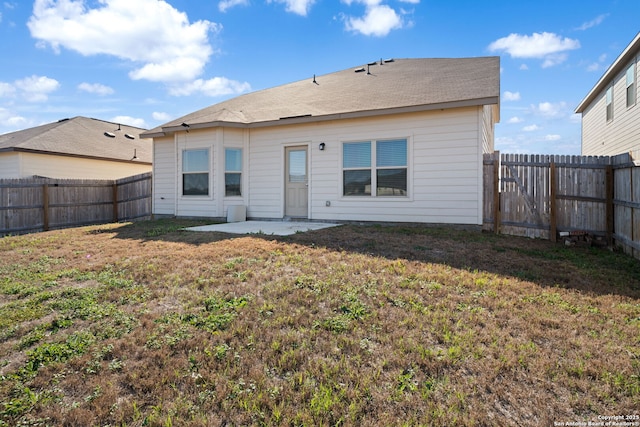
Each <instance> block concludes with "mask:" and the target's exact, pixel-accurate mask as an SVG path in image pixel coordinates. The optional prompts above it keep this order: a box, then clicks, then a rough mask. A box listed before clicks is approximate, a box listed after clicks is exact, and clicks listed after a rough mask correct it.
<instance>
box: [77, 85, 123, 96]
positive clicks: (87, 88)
mask: <svg viewBox="0 0 640 427" xmlns="http://www.w3.org/2000/svg"><path fill="white" fill-rule="evenodd" d="M78 89H79V90H81V91H84V92H88V93H94V94H96V95H101V96H105V95H111V94H112V93H113V92H114V91H113V89H112V88H110V87H109V86H105V85H103V84H100V83H80V84H79V85H78Z"/></svg>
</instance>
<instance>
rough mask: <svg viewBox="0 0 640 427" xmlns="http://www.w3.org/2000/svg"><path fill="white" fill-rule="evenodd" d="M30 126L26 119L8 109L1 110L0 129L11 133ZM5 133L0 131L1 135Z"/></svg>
mask: <svg viewBox="0 0 640 427" xmlns="http://www.w3.org/2000/svg"><path fill="white" fill-rule="evenodd" d="M27 125H28V121H27V119H26V118H24V117H22V116H18V115H15V114H14V113H12V112H11V111H9V110H7V109H6V108H0V128H6V131H7V132H11V131H14V130H18V129H24V128H26V127H27ZM3 132H4V130H3V131H0V134H2V133H3Z"/></svg>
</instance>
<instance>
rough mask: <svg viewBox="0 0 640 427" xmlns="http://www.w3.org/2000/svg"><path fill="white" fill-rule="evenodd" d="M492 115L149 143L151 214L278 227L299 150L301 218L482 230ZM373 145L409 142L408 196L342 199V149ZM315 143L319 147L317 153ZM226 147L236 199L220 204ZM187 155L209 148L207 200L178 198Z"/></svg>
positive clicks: (467, 112)
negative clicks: (290, 153) (304, 214)
mask: <svg viewBox="0 0 640 427" xmlns="http://www.w3.org/2000/svg"><path fill="white" fill-rule="evenodd" d="M490 111H491V110H486V109H483V107H466V108H458V109H449V110H439V111H430V112H417V113H407V114H398V115H389V116H381V117H375V118H361V119H345V120H335V121H327V122H321V123H307V124H297V125H283V126H273V127H264V128H251V129H234V128H224V129H222V128H214V129H208V130H202V131H190V132H189V133H188V134H187V133H186V132H179V133H178V134H176V136H175V138H159V139H156V140H155V141H154V155H155V161H156V165H155V171H154V182H155V190H154V199H155V200H154V213H157V214H160V213H171V212H175V215H178V216H201V217H222V216H224V215H225V214H226V211H227V209H228V207H229V206H232V205H236V204H244V205H246V206H247V217H248V218H254V219H281V218H283V217H284V207H285V200H284V194H285V191H284V189H285V171H284V167H285V166H284V163H285V162H284V159H285V149H286V147H290V146H305V147H307V150H308V151H307V152H308V166H309V168H308V173H309V186H308V192H309V196H308V197H309V211H308V218H309V219H315V220H329V221H331V220H344V221H391V222H423V223H453V224H476V225H477V224H481V223H482V153H483V152H484V151H485V150H486V149H487V148H489V147H492V145H493V144H492V141H491V139H492V137H493V132H492V129H489V128H491V127H492V124H491V122H492V118H491V117H488V114H489V113H490ZM381 139H406V140H407V156H408V159H407V160H408V162H407V192H408V195H407V196H406V197H349V196H346V197H345V196H343V188H342V171H343V169H342V144H343V143H344V142H352V141H370V140H381ZM322 142H324V143H325V149H324V150H323V151H320V150H319V149H318V146H319V144H320V143H322ZM225 147H239V148H243V171H242V173H243V194H242V196H241V197H225V196H224V148H225ZM185 148H188V149H195V148H209V149H210V150H211V151H210V153H211V157H212V158H211V170H210V186H211V187H210V188H211V189H212V193H211V194H210V195H209V196H208V197H204V196H202V197H185V196H181V188H180V187H181V171H180V168H181V152H182V150H184V149H185ZM160 197H164V200H158V199H159V198H160ZM172 197H174V198H172ZM327 202H329V203H328V204H329V206H327ZM172 204H173V205H174V206H175V209H173V210H172V209H171V205H172Z"/></svg>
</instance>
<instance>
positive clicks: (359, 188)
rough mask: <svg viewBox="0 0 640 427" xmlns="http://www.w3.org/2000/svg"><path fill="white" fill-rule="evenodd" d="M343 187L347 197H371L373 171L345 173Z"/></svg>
mask: <svg viewBox="0 0 640 427" xmlns="http://www.w3.org/2000/svg"><path fill="white" fill-rule="evenodd" d="M343 173H344V176H343V178H344V179H343V183H344V184H343V185H344V195H345V196H370V195H371V171H370V170H348V171H343Z"/></svg>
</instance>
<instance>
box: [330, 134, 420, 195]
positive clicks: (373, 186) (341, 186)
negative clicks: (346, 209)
mask: <svg viewBox="0 0 640 427" xmlns="http://www.w3.org/2000/svg"><path fill="white" fill-rule="evenodd" d="M401 139H404V140H405V141H407V165H406V166H399V167H391V166H389V167H377V166H375V164H376V154H377V153H376V151H377V150H376V143H377V141H392V140H401ZM358 142H370V143H371V166H369V168H368V169H369V170H371V194H370V195H367V196H349V195H345V194H344V171H345V170H363V169H367V168H344V167H343V165H344V149H343V147H344V144H349V143H358ZM412 152H413V141H412V138H411V137H409V136H381V137H378V138H369V139H367V138H362V139H350V140H342V141H340V160H339V161H340V166H339V170H340V172H339V175H340V178H339V180H338V181H339V188H338V191H339V194H340V199H341V200H345V201H358V202H363V203H367V202H384V203H394V202H398V201H411V200H413V179H412V177H413V173H412V170H413V168H412V159H413V155H412ZM402 167H404V168H406V169H407V194H406V195H405V196H378V195H377V194H376V193H377V190H376V185H377V182H376V181H377V177H376V176H375V175H376V174H375V171H376V170H378V169H381V170H382V169H398V168H402Z"/></svg>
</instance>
